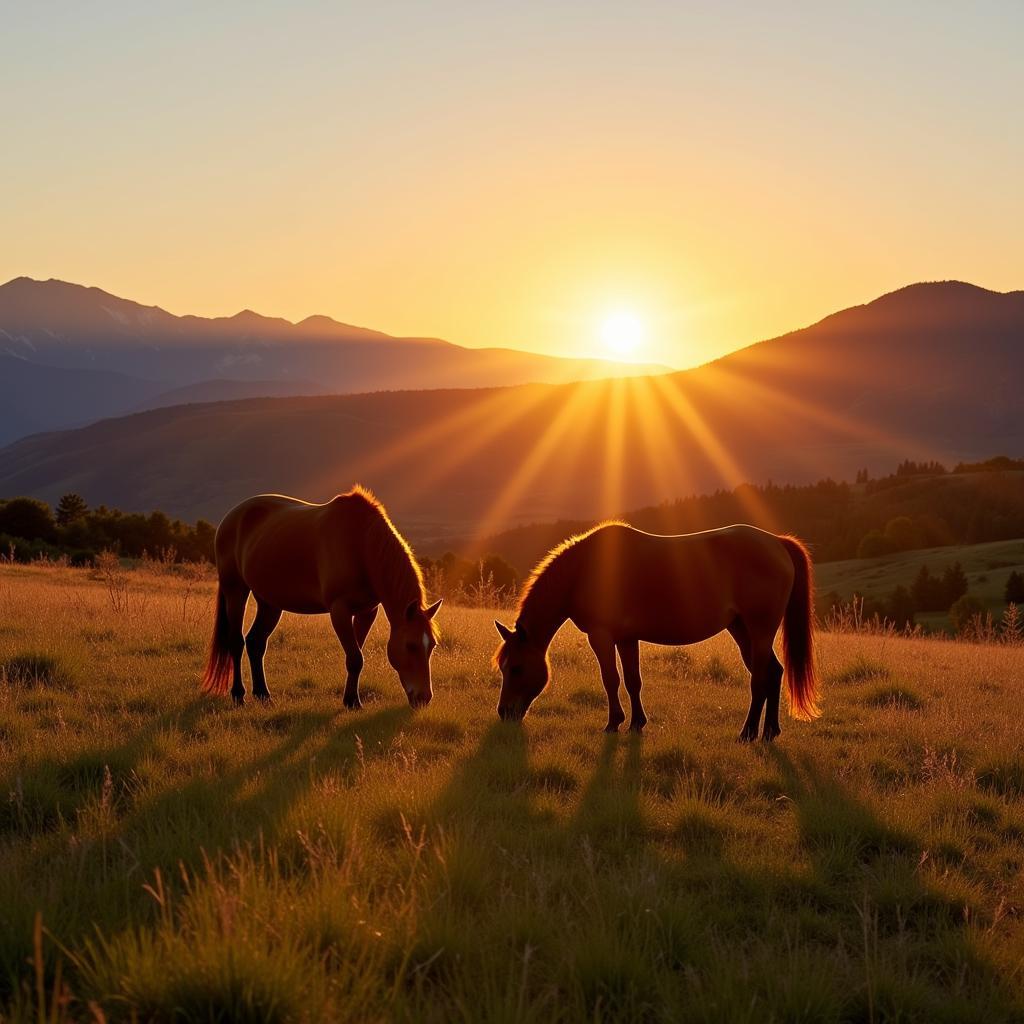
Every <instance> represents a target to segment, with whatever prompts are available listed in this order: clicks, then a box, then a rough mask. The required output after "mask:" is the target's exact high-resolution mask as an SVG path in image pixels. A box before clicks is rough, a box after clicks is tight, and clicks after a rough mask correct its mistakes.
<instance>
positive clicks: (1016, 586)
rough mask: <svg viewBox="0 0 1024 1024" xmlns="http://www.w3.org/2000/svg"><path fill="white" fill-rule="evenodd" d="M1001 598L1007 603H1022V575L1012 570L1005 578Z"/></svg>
mask: <svg viewBox="0 0 1024 1024" xmlns="http://www.w3.org/2000/svg"><path fill="white" fill-rule="evenodd" d="M1003 599H1004V600H1005V601H1006V603H1007V604H1024V576H1022V575H1021V574H1020V573H1019V572H1017V571H1016V570H1014V571H1013V572H1011V573H1010V575H1009V577H1008V578H1007V580H1006V590H1004V591H1003Z"/></svg>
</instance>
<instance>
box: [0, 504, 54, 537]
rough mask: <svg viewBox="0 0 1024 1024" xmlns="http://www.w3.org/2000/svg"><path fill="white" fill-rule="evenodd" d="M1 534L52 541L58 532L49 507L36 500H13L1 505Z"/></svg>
mask: <svg viewBox="0 0 1024 1024" xmlns="http://www.w3.org/2000/svg"><path fill="white" fill-rule="evenodd" d="M0 533H6V534H9V535H10V536H11V537H21V538H22V539H23V540H45V541H52V540H53V539H54V538H55V536H56V533H57V531H56V528H55V526H54V522H53V516H52V515H50V506H49V505H47V504H45V503H44V502H42V501H36V500H35V498H11V500H10V501H5V502H4V503H3V504H2V505H0Z"/></svg>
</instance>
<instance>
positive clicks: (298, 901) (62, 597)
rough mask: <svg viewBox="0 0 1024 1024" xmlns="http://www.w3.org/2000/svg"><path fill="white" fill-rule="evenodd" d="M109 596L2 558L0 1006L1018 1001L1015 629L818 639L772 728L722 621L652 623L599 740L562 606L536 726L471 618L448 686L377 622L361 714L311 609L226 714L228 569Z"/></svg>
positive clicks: (913, 1005)
mask: <svg viewBox="0 0 1024 1024" xmlns="http://www.w3.org/2000/svg"><path fill="white" fill-rule="evenodd" d="M124 586H127V591H125V590H124ZM186 589H187V595H186ZM116 593H117V597H116V599H113V598H111V596H110V590H109V581H104V580H102V579H99V580H93V579H90V578H89V575H88V574H87V573H85V572H78V571H75V570H71V569H65V568H42V567H8V566H4V567H3V568H0V775H2V780H3V798H4V799H3V802H2V804H0V1017H2V1018H4V1019H8V1018H9V1019H12V1020H30V1019H31V1020H42V1019H49V1018H48V1017H47V1014H49V1013H51V1012H52V1014H53V1019H61V1018H64V1019H75V1020H79V1019H82V1020H89V1019H92V1020H99V1019H108V1020H130V1019H133V1017H134V1018H136V1019H141V1020H149V1019H157V1020H172V1019H173V1020H183V1021H184V1020H197V1021H211V1020H222V1021H244V1020H252V1021H290V1020H309V1021H320V1020H326V1019H330V1020H353V1021H357V1020H358V1021H367V1020H370V1021H372V1020H409V1021H421V1020H426V1021H445V1022H447V1021H453V1020H455V1021H457V1020H466V1021H520V1020H522V1021H531V1020H536V1021H570V1020H573V1021H575V1020H629V1021H638V1020H652V1021H654V1020H666V1021H667V1020H672V1021H689V1020H693V1021H711V1020H727V1021H758V1022H762V1021H836V1022H839V1021H861V1020H864V1021H868V1020H878V1021H882V1020H921V1021H972V1020H974V1021H983V1022H984V1024H992V1022H995V1021H1001V1020H1020V1019H1024V991H1022V989H1024V981H1022V966H1024V965H1022V950H1024V923H1022V919H1021V914H1022V913H1024V905H1022V904H1024V897H1022V895H1021V893H1022V883H1024V875H1022V871H1024V867H1022V865H1024V755H1022V753H1021V739H1022V732H1021V726H1020V719H1019V715H1018V709H1019V706H1020V687H1021V680H1022V679H1024V650H1022V649H1021V648H1014V647H985V646H979V645H967V644H957V643H953V642H932V641H928V640H924V639H901V638H898V637H894V636H887V635H881V636H871V635H844V636H831V635H825V636H823V638H822V644H821V647H822V652H821V653H822V656H821V665H822V669H823V672H824V676H825V679H826V689H825V698H826V704H825V717H824V718H823V719H821V720H820V721H819V722H817V723H815V724H813V725H805V724H800V723H792V722H790V723H788V724H787V723H786V722H785V721H784V722H783V728H784V732H783V736H782V738H781V740H780V741H779V742H778V743H777V744H776V745H775V746H774V747H773V748H766V747H764V746H762V745H754V746H740V745H737V744H736V743H735V742H734V736H735V734H736V732H737V731H738V730H739V727H740V724H741V721H742V718H743V715H744V712H745V709H746V694H745V692H744V691H745V683H744V680H743V675H742V669H741V665H740V662H739V658H738V655H737V654H736V652H735V650H734V649H733V648H732V646H731V642H729V641H728V639H727V638H726V639H716V640H714V641H711V642H709V643H707V644H702V645H700V646H697V647H694V648H691V649H688V650H659V649H653V648H646V649H645V651H644V664H645V667H646V680H647V687H646V700H647V704H648V713H649V715H650V717H651V724H650V725H649V726H648V731H647V735H645V736H644V737H643V738H642V739H636V738H634V737H630V736H626V735H622V736H618V737H611V738H608V737H605V736H604V735H603V733H602V732H601V728H602V726H603V724H604V718H605V712H604V707H603V703H604V701H603V693H602V691H601V687H600V684H599V682H598V680H597V676H596V669H595V666H594V665H593V662H592V656H591V654H590V652H589V649H588V648H587V647H586V644H585V642H584V641H583V639H582V637H580V636H579V634H577V633H576V632H574V631H573V630H572V628H571V627H567V628H566V629H565V630H564V631H563V633H562V634H561V635H560V636H559V638H558V640H557V642H556V646H555V650H554V657H553V661H554V666H555V672H554V680H553V684H552V686H551V689H550V692H549V693H547V694H544V695H543V696H542V697H541V698H540V699H539V700H538V702H537V704H536V705H535V711H534V713H532V714H531V715H530V716H529V718H528V719H527V721H526V723H525V724H524V725H523V726H522V727H516V726H511V725H506V724H503V723H499V722H498V721H497V718H496V715H495V710H494V707H495V703H496V698H497V689H496V682H497V681H496V679H495V678H494V676H493V675H492V673H491V671H490V669H489V667H488V660H489V657H490V654H491V652H492V649H493V646H494V644H495V643H496V640H497V638H496V636H495V635H494V633H493V627H492V625H491V621H490V620H491V616H490V615H489V614H488V613H487V612H486V611H480V610H473V609H448V608H446V609H445V610H444V611H443V612H442V622H441V626H442V629H443V632H444V639H443V642H442V644H441V647H440V648H439V650H438V652H437V654H436V655H435V662H434V678H435V700H434V703H433V704H432V705H431V706H430V707H429V708H428V709H427V710H426V711H424V712H421V713H417V714H412V713H411V712H410V711H409V710H408V708H407V707H405V706H404V697H403V696H402V693H401V690H400V688H399V686H398V683H397V680H396V679H395V678H394V677H393V675H392V673H391V671H390V670H389V669H388V668H387V666H386V662H385V659H384V656H383V649H382V645H383V640H384V632H383V625H384V624H383V623H378V625H377V626H376V627H375V628H374V631H373V633H372V634H371V636H370V639H369V641H368V648H369V649H368V652H367V669H366V672H365V676H364V686H365V690H366V697H365V698H364V699H365V701H366V705H367V707H366V710H365V711H363V712H361V713H349V712H345V711H344V710H343V709H342V708H341V706H340V696H339V686H340V670H341V656H340V652H339V651H338V649H337V646H336V644H335V643H334V641H333V638H332V636H331V634H330V628H329V625H328V623H327V621H326V620H325V619H323V618H319V617H317V618H308V619H299V618H295V617H286V618H285V620H284V622H283V624H282V626H281V628H280V630H279V631H278V633H277V634H275V636H274V638H273V639H272V641H271V648H270V653H269V655H268V665H269V669H270V685H271V688H272V690H273V691H274V694H275V698H276V699H275V703H274V704H273V705H272V706H270V707H266V708H264V707H258V706H251V705H249V706H246V707H245V708H244V709H241V710H235V709H233V708H231V707H230V706H229V705H228V704H227V703H226V702H224V701H218V700H214V699H210V698H205V697H202V696H200V695H199V694H198V692H197V678H198V675H199V671H200V667H201V664H202V661H203V655H204V651H205V647H206V641H207V628H208V622H209V618H208V608H209V604H210V603H211V601H212V585H211V584H210V582H209V581H205V580H183V579H181V578H177V577H174V576H169V575H167V574H163V573H158V572H155V571H152V572H151V571H144V572H137V573H130V574H128V579H127V582H126V584H125V581H122V580H118V581H117V591H116ZM183 605H184V606H183ZM196 609H205V610H206V612H205V614H203V615H202V616H201V621H199V619H200V615H199V613H198V612H197V611H196ZM37 923H38V926H37Z"/></svg>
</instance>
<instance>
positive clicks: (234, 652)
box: [222, 584, 249, 704]
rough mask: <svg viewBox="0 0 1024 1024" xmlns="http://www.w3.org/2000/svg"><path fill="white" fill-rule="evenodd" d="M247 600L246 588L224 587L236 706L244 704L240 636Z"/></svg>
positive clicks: (247, 589)
mask: <svg viewBox="0 0 1024 1024" xmlns="http://www.w3.org/2000/svg"><path fill="white" fill-rule="evenodd" d="M222 586H223V584H222ZM248 600H249V588H248V587H246V586H244V585H240V586H238V587H232V588H230V589H229V588H228V587H224V609H225V611H226V612H227V617H228V627H229V629H230V631H231V638H230V640H229V641H228V643H229V645H230V647H231V667H232V673H233V675H232V683H231V699H232V700H233V701H234V702H235V703H236V704H244V703H245V683H244V682H243V680H242V651H243V650H245V638H244V637H243V636H242V626H243V623H244V620H245V604H246V602H247V601H248Z"/></svg>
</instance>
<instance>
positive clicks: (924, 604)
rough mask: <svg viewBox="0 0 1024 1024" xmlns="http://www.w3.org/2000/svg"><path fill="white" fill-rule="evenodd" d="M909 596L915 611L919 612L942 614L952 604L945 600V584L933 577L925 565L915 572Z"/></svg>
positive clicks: (938, 577)
mask: <svg viewBox="0 0 1024 1024" xmlns="http://www.w3.org/2000/svg"><path fill="white" fill-rule="evenodd" d="M910 596H911V599H912V600H913V602H914V608H915V610H916V611H919V612H944V611H945V610H946V609H947V608H948V607H949V606H950V605H951V604H952V603H953V602H952V601H950V600H947V598H946V584H945V582H944V581H943V579H942V577H941V576H933V575H932V574H931V571H930V570H929V569H928V566H927V565H922V566H921V568H920V569H918V570H917V575H916V576H915V577H914V582H913V584H912V585H911V588H910ZM957 596H959V595H957Z"/></svg>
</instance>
